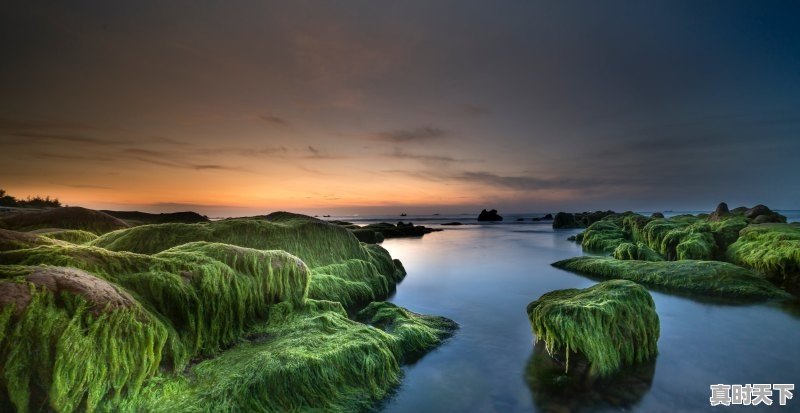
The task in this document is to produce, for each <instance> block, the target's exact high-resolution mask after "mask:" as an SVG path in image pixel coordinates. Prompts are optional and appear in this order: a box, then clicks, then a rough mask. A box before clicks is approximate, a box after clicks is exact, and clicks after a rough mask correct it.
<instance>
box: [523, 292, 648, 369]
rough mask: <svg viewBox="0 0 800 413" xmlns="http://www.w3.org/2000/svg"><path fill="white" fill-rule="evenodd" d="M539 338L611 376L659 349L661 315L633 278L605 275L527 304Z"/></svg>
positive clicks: (552, 349)
mask: <svg viewBox="0 0 800 413" xmlns="http://www.w3.org/2000/svg"><path fill="white" fill-rule="evenodd" d="M527 311H528V318H529V319H530V322H531V327H532V329H533V333H534V334H535V335H536V339H537V340H538V341H541V342H543V343H544V344H545V348H546V349H547V352H548V353H549V354H555V353H563V354H564V355H565V371H569V363H570V362H569V360H570V356H571V354H572V353H577V354H579V355H580V356H582V357H585V358H586V360H588V362H589V368H588V373H589V375H591V376H608V375H611V374H613V373H615V372H617V371H619V370H620V369H621V368H622V367H623V366H626V365H633V364H638V363H642V362H644V361H647V360H650V359H651V358H653V357H655V355H656V354H657V352H658V347H657V342H658V336H659V331H660V328H659V321H658V315H657V314H656V311H655V304H654V302H653V298H652V297H651V296H650V293H648V292H647V290H646V289H645V288H644V287H642V286H640V285H638V284H636V283H634V282H631V281H627V280H612V281H605V282H602V283H599V284H597V285H594V286H592V287H589V288H586V289H567V290H557V291H552V292H549V293H547V294H544V295H542V296H541V297H540V298H539V299H538V300H536V301H533V302H531V303H530V304H528V308H527Z"/></svg>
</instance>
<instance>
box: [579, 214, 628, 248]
mask: <svg viewBox="0 0 800 413" xmlns="http://www.w3.org/2000/svg"><path fill="white" fill-rule="evenodd" d="M627 241H628V237H627V236H626V234H625V232H623V230H622V227H621V225H620V222H619V220H613V219H608V218H605V219H602V220H600V221H597V222H595V223H594V224H592V225H590V226H589V227H588V228H586V231H584V232H583V235H582V236H581V247H583V249H584V250H586V251H594V252H611V251H614V249H616V248H617V247H618V246H619V245H620V244H622V243H625V242H627Z"/></svg>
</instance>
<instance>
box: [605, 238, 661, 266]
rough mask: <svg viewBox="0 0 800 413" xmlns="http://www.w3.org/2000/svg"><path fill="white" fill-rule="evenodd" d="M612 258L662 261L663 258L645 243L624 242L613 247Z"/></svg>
mask: <svg viewBox="0 0 800 413" xmlns="http://www.w3.org/2000/svg"><path fill="white" fill-rule="evenodd" d="M614 258H616V259H618V260H641V261H664V258H663V257H662V256H661V255H659V254H658V253H657V252H655V251H653V249H652V248H650V247H648V246H647V245H646V244H644V243H642V242H639V243H636V244H633V243H630V242H625V243H622V244H619V245H618V246H617V248H616V249H614Z"/></svg>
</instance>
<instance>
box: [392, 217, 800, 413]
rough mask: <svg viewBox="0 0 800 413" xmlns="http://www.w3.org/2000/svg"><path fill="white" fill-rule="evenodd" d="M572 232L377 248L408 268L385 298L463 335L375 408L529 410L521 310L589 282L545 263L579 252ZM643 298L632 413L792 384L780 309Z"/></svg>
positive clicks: (460, 233)
mask: <svg viewBox="0 0 800 413" xmlns="http://www.w3.org/2000/svg"><path fill="white" fill-rule="evenodd" d="M534 229H535V231H534ZM575 232H577V231H575V230H570V231H559V232H550V231H549V226H547V225H541V226H538V225H537V226H535V227H534V226H530V225H528V226H521V225H493V226H463V227H454V228H451V229H448V230H447V231H444V232H439V233H432V234H428V235H425V236H424V237H423V238H421V239H420V238H415V239H393V240H389V241H387V242H386V243H385V244H384V247H386V248H387V249H388V250H389V251H390V252H391V253H392V256H393V257H396V258H399V259H401V260H402V261H403V263H404V264H405V267H406V269H407V270H408V276H407V277H406V279H405V280H404V281H403V282H402V283H401V284H400V285H399V286H398V289H397V293H396V294H395V296H394V297H393V299H392V301H394V302H395V303H397V304H399V305H402V306H406V307H408V308H409V309H411V310H413V311H417V312H421V313H428V314H437V315H443V316H446V317H450V318H452V319H454V320H456V321H457V322H459V323H460V325H461V329H460V330H459V331H458V332H457V333H456V335H455V337H454V338H453V339H451V340H450V341H449V342H448V343H446V344H445V345H444V346H443V347H441V348H439V349H437V350H436V351H434V352H433V353H431V354H428V355H427V356H425V357H424V358H423V359H422V360H420V361H419V362H417V363H416V364H414V365H413V366H411V367H409V368H407V369H406V370H407V375H406V378H405V379H404V381H403V385H402V387H401V388H400V389H399V391H398V393H397V395H396V396H395V398H394V399H392V400H391V401H389V402H388V403H387V406H386V409H385V411H388V412H405V411H437V412H439V411H444V412H464V411H475V412H530V411H535V410H536V407H535V406H534V403H533V400H532V396H531V391H530V389H529V387H528V386H527V384H526V383H525V380H524V375H525V369H526V367H527V365H528V361H529V359H530V357H531V354H532V352H533V345H532V340H533V335H532V334H531V331H530V325H529V323H528V320H527V316H526V314H525V306H526V305H527V304H528V303H529V302H530V301H532V300H534V299H536V298H538V297H539V296H540V295H542V294H543V293H546V292H548V291H551V290H554V289H561V288H572V287H578V288H582V287H587V286H589V285H592V284H593V283H594V282H593V281H591V280H589V279H586V278H583V277H580V276H577V275H574V274H571V273H568V272H564V271H561V270H558V269H555V268H553V267H551V266H550V263H552V262H554V261H556V260H559V259H563V258H568V257H571V256H575V255H579V254H581V252H580V247H579V246H578V245H576V244H574V243H571V242H567V241H565V239H566V238H567V237H568V236H569V235H571V234H573V233H575ZM653 297H654V299H655V301H656V307H657V311H658V313H659V317H660V319H661V338H660V340H659V352H660V354H659V356H658V359H657V364H656V373H655V376H654V378H653V383H652V387H651V388H650V390H649V391H648V392H647V393H646V394H644V395H643V396H642V398H641V401H640V402H639V403H638V404H637V405H636V406H635V407H634V410H636V411H648V412H650V411H656V412H660V411H664V412H667V411H669V412H674V411H678V412H680V411H697V410H704V409H710V406H709V405H708V396H709V388H708V385H709V384H714V383H795V382H797V381H798V380H797V378H798V373H800V359H798V358H797V356H796V351H797V348H798V344H800V328H798V327H800V318H799V317H797V316H792V315H790V314H791V312H790V311H785V310H784V309H781V308H779V307H771V306H767V305H749V306H730V305H718V304H709V303H701V302H698V301H695V300H690V299H687V298H682V297H676V296H671V295H667V294H663V293H656V292H654V293H653ZM795 314H797V312H796V311H795ZM790 407H791V406H790ZM598 410H607V409H599V408H598Z"/></svg>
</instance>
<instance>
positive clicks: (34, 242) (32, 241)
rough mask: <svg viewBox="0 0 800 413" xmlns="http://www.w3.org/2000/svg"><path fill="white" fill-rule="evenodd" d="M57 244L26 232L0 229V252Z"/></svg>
mask: <svg viewBox="0 0 800 413" xmlns="http://www.w3.org/2000/svg"><path fill="white" fill-rule="evenodd" d="M57 243H58V242H57V241H55V240H53V239H50V238H45V237H41V236H38V235H36V234H31V233H27V232H19V231H11V230H7V229H2V228H0V251H11V250H19V249H24V248H33V247H36V246H39V245H53V244H57Z"/></svg>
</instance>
